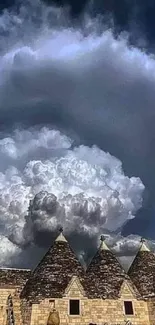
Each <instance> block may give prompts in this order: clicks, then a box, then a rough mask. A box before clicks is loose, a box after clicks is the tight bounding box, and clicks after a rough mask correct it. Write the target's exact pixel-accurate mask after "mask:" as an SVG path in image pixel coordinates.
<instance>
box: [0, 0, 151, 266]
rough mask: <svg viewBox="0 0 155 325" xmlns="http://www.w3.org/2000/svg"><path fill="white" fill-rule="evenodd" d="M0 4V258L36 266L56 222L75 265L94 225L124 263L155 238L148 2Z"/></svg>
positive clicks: (87, 252) (90, 247) (90, 245)
mask: <svg viewBox="0 0 155 325" xmlns="http://www.w3.org/2000/svg"><path fill="white" fill-rule="evenodd" d="M0 9H1V11H0V266H9V267H10V266H15V267H34V266H35V264H36V263H37V262H38V261H39V259H40V257H41V256H42V254H43V253H44V252H45V251H46V250H47V248H48V247H49V245H50V244H51V242H52V240H53V238H54V237H55V235H56V233H57V232H58V228H59V227H60V225H62V226H63V228H64V233H65V234H66V236H67V237H68V238H69V240H70V242H71V244H72V246H73V248H74V249H75V251H76V252H77V254H78V256H79V258H80V259H81V262H83V263H84V262H85V261H88V259H89V258H90V257H91V256H92V254H93V252H95V250H96V248H97V246H98V245H99V238H100V235H101V234H104V235H105V237H106V241H107V244H109V246H110V247H111V249H112V250H113V251H114V253H116V254H117V256H118V257H119V258H120V259H121V262H122V263H123V264H124V265H125V266H127V265H129V263H130V262H131V260H132V259H133V257H134V254H135V253H136V252H137V250H138V248H139V245H140V238H141V236H143V237H146V238H147V239H148V242H149V245H150V247H151V248H154V240H155V234H154V226H155V222H154V211H155V203H154V195H155V182H154V166H155V154H154V139H155V128H154V123H155V110H154V102H155V92H154V86H155V58H154V38H155V35H154V33H153V26H154V20H153V17H152V12H153V10H154V9H155V5H154V4H153V2H151V1H150V2H149V3H148V4H147V5H146V4H144V3H143V2H142V3H141V6H140V3H139V2H138V1H136V3H135V1H128V0H126V1H125V0H124V1H123V0H121V1H117V6H116V2H115V1H114V0H113V1H112V0H111V1H90V2H85V3H84V2H80V1H78V2H76V1H72V3H69V2H67V1H57V2H50V1H49V0H46V1H44V2H43V1H41V0H34V1H33V2H31V1H29V0H26V1H22V0H17V1H12V2H11V0H10V1H9V0H8V1H6V2H2V3H1V7H0ZM148 16H149V17H150V20H149V21H148Z"/></svg>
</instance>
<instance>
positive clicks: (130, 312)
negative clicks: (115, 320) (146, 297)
mask: <svg viewBox="0 0 155 325" xmlns="http://www.w3.org/2000/svg"><path fill="white" fill-rule="evenodd" d="M124 308H125V315H133V305H132V301H124Z"/></svg>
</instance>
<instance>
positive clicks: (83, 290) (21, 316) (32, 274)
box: [0, 232, 155, 325]
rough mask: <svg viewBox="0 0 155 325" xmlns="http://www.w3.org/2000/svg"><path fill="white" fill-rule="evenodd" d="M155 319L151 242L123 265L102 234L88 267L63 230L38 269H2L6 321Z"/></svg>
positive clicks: (77, 324)
mask: <svg viewBox="0 0 155 325" xmlns="http://www.w3.org/2000/svg"><path fill="white" fill-rule="evenodd" d="M52 310H56V311H57V312H58V314H59V318H60V325H89V324H97V325H101V324H105V323H106V324H110V325H114V324H122V325H123V324H125V323H126V324H129V323H130V324H133V325H154V324H155V255H154V254H153V252H151V251H150V250H149V248H148V247H147V245H146V243H145V242H143V241H142V242H141V245H140V249H139V251H138V253H137V255H136V257H135V259H134V261H133V263H132V265H131V267H130V269H129V272H128V274H126V272H125V271H124V270H123V268H122V266H121V265H120V263H119V262H118V260H117V258H116V257H115V255H114V254H113V253H112V252H111V251H110V250H109V248H108V247H107V245H106V244H105V242H104V239H103V238H101V245H100V247H99V249H98V250H97V252H96V254H95V256H94V257H93V259H92V261H91V263H90V264H89V266H88V268H87V270H86V271H84V269H83V268H82V266H81V264H80V262H79V260H78V259H77V257H76V255H75V254H74V252H73V250H72V249H71V247H70V245H69V243H68V241H67V240H66V238H65V237H64V235H63V233H62V232H61V233H60V234H59V236H58V237H57V238H56V240H55V242H54V244H53V245H52V247H51V248H50V249H49V250H48V252H47V253H46V255H45V256H44V257H43V259H42V260H41V261H40V263H39V264H38V265H37V267H36V268H35V269H34V270H33V271H30V270H19V269H0V325H15V324H16V325H47V320H48V317H49V313H50V312H51V311H52Z"/></svg>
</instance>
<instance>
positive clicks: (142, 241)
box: [139, 237, 150, 252]
mask: <svg viewBox="0 0 155 325" xmlns="http://www.w3.org/2000/svg"><path fill="white" fill-rule="evenodd" d="M140 243H141V247H140V249H139V251H140V252H150V250H149V248H148V247H147V246H146V244H145V243H146V240H145V238H143V237H141V240H140Z"/></svg>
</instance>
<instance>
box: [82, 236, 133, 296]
mask: <svg viewBox="0 0 155 325" xmlns="http://www.w3.org/2000/svg"><path fill="white" fill-rule="evenodd" d="M125 279H128V276H127V275H126V273H125V271H124V270H123V268H122V266H121V265H120V263H119V262H118V260H117V258H116V257H115V255H114V254H113V253H112V252H111V251H110V250H109V248H108V247H107V245H106V244H105V242H104V238H103V237H101V245H100V248H99V249H98V251H97V253H96V255H95V256H94V257H93V259H92V261H91V263H90V264H89V266H88V268H87V271H86V280H85V281H86V292H87V295H88V297H89V298H92V299H95V298H103V299H116V298H118V297H119V292H120V289H121V285H122V283H123V281H124V280H125Z"/></svg>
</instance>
